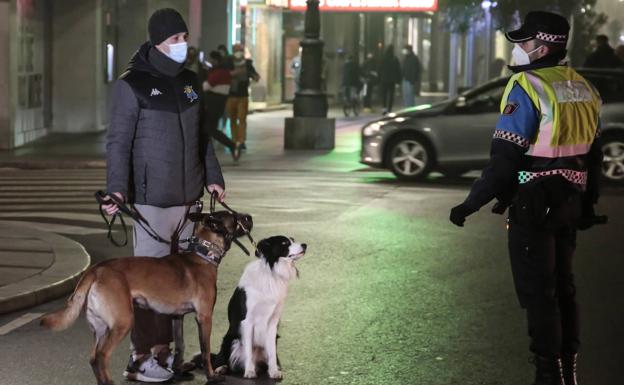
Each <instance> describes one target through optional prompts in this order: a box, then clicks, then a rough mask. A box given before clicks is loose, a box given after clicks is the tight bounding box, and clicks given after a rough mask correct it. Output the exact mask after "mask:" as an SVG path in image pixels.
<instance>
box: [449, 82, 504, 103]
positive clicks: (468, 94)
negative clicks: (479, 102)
mask: <svg viewBox="0 0 624 385" xmlns="http://www.w3.org/2000/svg"><path fill="white" fill-rule="evenodd" d="M508 81H509V77H502V78H498V79H496V80H492V81H490V82H487V83H484V84H481V85H479V86H477V87H476V88H471V89H469V90H466V91H464V92H462V93H461V94H459V97H463V98H465V99H466V100H469V99H474V98H478V97H479V96H481V95H482V94H484V93H488V94H489V93H491V92H492V91H493V90H495V89H500V88H501V87H504V86H505V85H506V84H507V82H508ZM501 96H502V94H501Z"/></svg>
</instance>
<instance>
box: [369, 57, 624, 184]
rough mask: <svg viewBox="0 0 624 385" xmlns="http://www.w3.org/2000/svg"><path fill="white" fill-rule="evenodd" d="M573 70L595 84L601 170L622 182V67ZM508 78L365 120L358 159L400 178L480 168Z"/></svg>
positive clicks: (614, 180) (485, 158) (448, 173)
mask: <svg viewBox="0 0 624 385" xmlns="http://www.w3.org/2000/svg"><path fill="white" fill-rule="evenodd" d="M577 71H578V72H579V73H580V74H581V75H583V76H584V77H585V78H586V79H587V80H589V81H590V82H591V83H592V84H594V86H595V87H596V88H597V89H598V91H599V92H600V95H601V97H602V100H603V107H602V113H601V123H602V151H603V153H604V164H603V175H604V177H605V178H606V179H607V180H609V181H612V182H616V183H624V70H607V69H583V68H580V69H577ZM508 80H509V78H508V77H502V78H498V79H495V80H492V81H490V82H487V83H485V84H482V85H480V86H478V87H476V88H473V89H470V90H468V91H466V92H464V93H462V94H460V95H459V96H458V97H455V98H452V99H448V100H446V101H443V102H440V103H436V104H423V105H419V106H415V107H412V108H409V109H406V110H403V111H399V112H397V113H393V114H388V115H386V116H384V117H383V118H381V119H379V120H376V121H373V122H370V123H368V124H366V125H365V126H364V127H363V128H362V133H361V136H362V150H361V154H360V162H361V163H364V164H367V165H370V166H373V167H381V168H386V169H389V170H391V171H392V172H393V173H394V174H395V175H396V176H397V177H398V178H400V179H404V180H420V179H423V178H425V177H426V176H427V175H428V174H429V173H430V172H431V171H440V172H442V173H444V174H446V175H449V176H453V175H455V176H456V175H461V174H463V173H465V172H467V171H470V170H475V169H481V168H483V167H484V166H485V165H486V164H487V161H488V159H489V151H490V142H491V139H492V134H493V132H494V129H495V127H496V122H497V119H498V116H499V114H500V100H501V98H502V96H503V92H504V91H505V86H506V85H507V81H508Z"/></svg>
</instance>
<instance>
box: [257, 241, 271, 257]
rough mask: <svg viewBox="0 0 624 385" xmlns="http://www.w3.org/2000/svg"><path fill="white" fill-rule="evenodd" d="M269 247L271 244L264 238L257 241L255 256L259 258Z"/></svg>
mask: <svg viewBox="0 0 624 385" xmlns="http://www.w3.org/2000/svg"><path fill="white" fill-rule="evenodd" d="M270 249H271V244H270V243H269V241H267V240H266V239H263V240H261V241H260V242H258V245H257V246H256V257H258V258H260V257H262V256H263V255H267V253H268V251H269V250H270Z"/></svg>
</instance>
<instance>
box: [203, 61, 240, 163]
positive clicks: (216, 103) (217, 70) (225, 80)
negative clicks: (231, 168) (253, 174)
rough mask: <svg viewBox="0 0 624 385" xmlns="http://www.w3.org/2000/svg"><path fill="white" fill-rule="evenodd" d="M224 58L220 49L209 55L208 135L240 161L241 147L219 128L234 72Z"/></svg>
mask: <svg viewBox="0 0 624 385" xmlns="http://www.w3.org/2000/svg"><path fill="white" fill-rule="evenodd" d="M224 60H225V59H224V58H223V57H222V56H221V54H220V53H219V52H218V51H212V52H210V54H209V55H208V62H209V63H210V66H211V67H210V69H209V70H208V72H207V75H206V80H205V81H204V84H203V90H204V114H205V119H206V125H205V127H206V131H207V135H209V136H210V137H212V138H214V139H216V140H217V141H219V142H220V143H221V144H223V145H224V146H225V147H227V148H228V149H229V150H230V154H231V155H232V158H233V159H234V161H238V158H239V157H240V149H238V148H236V145H235V143H234V142H233V141H232V140H231V139H230V138H229V137H228V136H227V135H225V134H224V133H223V131H221V130H219V119H221V117H222V116H223V114H224V113H225V105H226V103H227V100H228V95H229V93H230V85H231V83H232V74H231V73H230V70H229V69H228V68H226V66H225V64H224Z"/></svg>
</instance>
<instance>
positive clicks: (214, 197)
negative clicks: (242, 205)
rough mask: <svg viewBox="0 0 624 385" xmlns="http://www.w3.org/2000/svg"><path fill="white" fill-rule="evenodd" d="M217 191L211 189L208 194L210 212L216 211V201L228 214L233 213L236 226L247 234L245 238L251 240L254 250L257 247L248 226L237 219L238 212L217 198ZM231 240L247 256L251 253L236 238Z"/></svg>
mask: <svg viewBox="0 0 624 385" xmlns="http://www.w3.org/2000/svg"><path fill="white" fill-rule="evenodd" d="M217 195H218V194H217V192H216V191H213V192H212V193H211V194H210V213H211V214H214V212H215V211H216V206H217V202H219V204H220V205H221V206H223V208H224V209H226V210H227V211H229V212H230V214H232V215H234V218H237V219H236V224H237V225H238V226H240V227H241V228H242V229H243V231H244V232H245V235H246V236H247V238H249V242H251V245H252V246H253V247H254V252H255V250H257V249H258V247H257V245H256V241H254V239H253V237H252V236H251V230H249V229H248V228H246V227H245V225H244V224H242V223H241V222H240V221H239V220H238V212H237V211H236V210H234V209H232V208H231V207H230V206H228V205H227V204H226V203H225V202H222V201H220V200H218V199H217ZM232 242H234V243H235V244H236V246H238V247H240V248H241V250H243V252H244V253H245V254H247V255H248V256H251V253H250V252H249V250H247V248H246V247H245V246H244V245H243V244H242V243H241V242H240V241H239V240H238V239H236V238H234V239H233V240H232Z"/></svg>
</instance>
